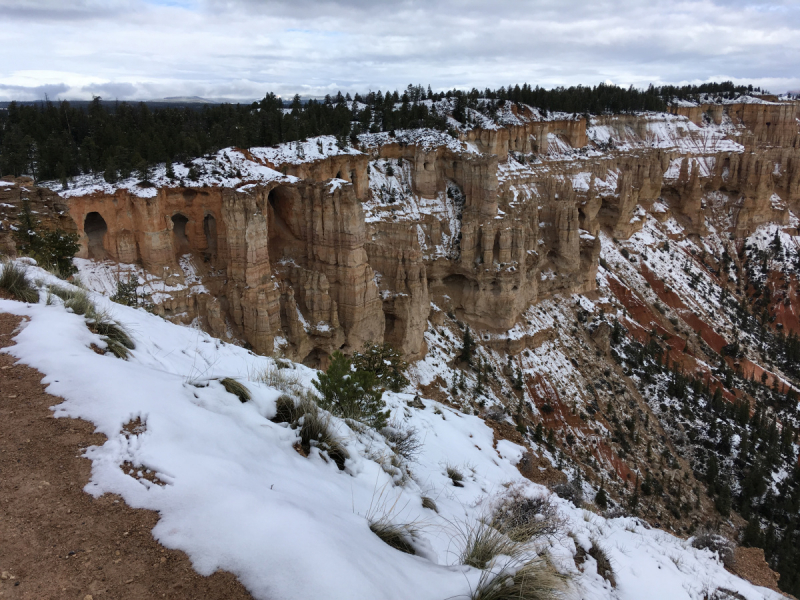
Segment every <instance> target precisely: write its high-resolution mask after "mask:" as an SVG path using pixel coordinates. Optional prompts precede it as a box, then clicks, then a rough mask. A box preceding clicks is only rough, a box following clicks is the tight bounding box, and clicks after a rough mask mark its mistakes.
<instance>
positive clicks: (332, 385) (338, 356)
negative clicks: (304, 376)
mask: <svg viewBox="0 0 800 600" xmlns="http://www.w3.org/2000/svg"><path fill="white" fill-rule="evenodd" d="M377 382H378V379H377V377H376V375H375V373H373V372H372V371H353V369H352V363H351V362H350V359H349V358H347V357H346V356H345V355H344V354H342V353H341V352H338V351H337V352H334V353H333V356H332V357H331V364H330V366H329V367H328V369H327V370H326V371H325V372H324V373H318V374H317V379H315V380H314V381H313V384H314V387H315V388H317V391H318V392H319V393H320V396H321V398H320V401H319V404H320V406H322V407H323V408H324V409H326V410H329V411H330V412H331V413H332V414H334V415H336V416H339V417H342V418H344V419H353V420H355V421H360V422H361V423H364V424H366V425H369V426H370V427H374V428H376V429H380V428H382V427H385V426H386V420H387V418H388V416H389V411H386V410H384V408H385V404H384V402H383V399H382V396H383V393H382V392H381V390H380V389H379V388H377Z"/></svg>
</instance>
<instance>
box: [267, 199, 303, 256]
mask: <svg viewBox="0 0 800 600" xmlns="http://www.w3.org/2000/svg"><path fill="white" fill-rule="evenodd" d="M267 200H268V204H269V258H270V261H272V262H277V261H280V260H281V259H284V258H292V259H295V260H298V261H302V259H303V257H304V256H305V252H306V249H305V244H304V243H303V241H302V226H301V219H302V216H303V215H302V212H303V211H302V200H301V198H300V194H299V193H298V191H297V190H296V189H294V188H291V187H287V186H282V185H279V186H278V187H275V188H273V189H272V190H271V191H270V193H269V196H268V197H267Z"/></svg>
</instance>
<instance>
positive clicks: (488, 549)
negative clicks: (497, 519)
mask: <svg viewBox="0 0 800 600" xmlns="http://www.w3.org/2000/svg"><path fill="white" fill-rule="evenodd" d="M457 537H460V538H462V540H463V550H462V551H461V554H460V556H459V562H460V563H461V564H464V565H469V566H470V567H475V568H476V569H485V568H486V567H488V566H489V565H490V564H491V562H492V561H493V560H494V559H495V558H496V557H497V556H500V555H503V556H512V557H513V556H516V555H518V554H519V553H520V551H521V550H522V546H521V545H520V544H519V543H518V542H515V541H514V540H512V539H511V538H509V537H508V536H507V535H505V534H504V533H502V532H501V531H499V530H498V529H497V528H496V527H494V524H493V523H491V522H490V521H486V520H480V521H475V522H474V523H467V524H464V525H462V526H459V527H458V534H457Z"/></svg>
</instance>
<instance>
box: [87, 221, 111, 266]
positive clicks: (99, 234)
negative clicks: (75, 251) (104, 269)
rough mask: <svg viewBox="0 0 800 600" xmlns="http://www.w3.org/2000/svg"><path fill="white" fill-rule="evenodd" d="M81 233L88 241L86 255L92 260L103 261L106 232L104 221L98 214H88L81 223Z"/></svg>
mask: <svg viewBox="0 0 800 600" xmlns="http://www.w3.org/2000/svg"><path fill="white" fill-rule="evenodd" d="M83 232H84V233H85V234H86V237H87V238H88V240H89V244H88V254H89V258H91V259H93V260H105V258H106V257H107V255H106V248H105V237H106V233H107V232H108V225H107V224H106V220H105V219H104V218H103V216H102V215H101V214H100V213H99V212H90V213H89V214H87V215H86V218H85V219H84V221H83Z"/></svg>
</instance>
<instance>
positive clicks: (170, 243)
mask: <svg viewBox="0 0 800 600" xmlns="http://www.w3.org/2000/svg"><path fill="white" fill-rule="evenodd" d="M671 112H672V113H673V114H656V113H647V114H637V115H615V116H599V117H591V118H590V119H589V121H588V122H587V120H586V118H584V117H578V116H574V115H551V116H550V118H549V119H545V118H541V117H540V116H538V115H537V114H535V113H534V112H533V111H532V110H531V109H529V108H527V107H517V106H514V107H512V109H511V110H510V112H509V114H508V115H506V121H504V120H503V119H500V120H498V122H497V123H495V124H494V125H490V124H483V125H482V126H480V127H477V126H476V127H473V128H470V129H467V130H465V131H462V132H461V133H460V134H459V135H460V138H461V139H459V140H456V139H453V138H452V137H449V136H447V135H445V134H440V133H436V132H430V133H429V134H425V132H421V133H420V132H405V133H403V132H400V133H398V134H397V135H395V136H392V135H389V134H377V135H365V136H362V137H361V139H360V141H359V144H358V149H355V148H348V149H346V150H342V151H339V150H331V151H328V150H325V152H324V153H323V157H322V158H317V159H313V160H312V159H308V160H305V159H304V158H303V157H304V152H303V147H302V146H301V145H300V144H297V147H296V148H295V150H294V154H293V155H292V154H291V153H288V154H287V153H281V152H279V151H276V152H273V153H272V154H269V155H267V154H265V153H263V152H262V153H259V152H258V151H257V150H258V149H254V150H252V151H232V150H229V151H223V153H225V152H227V154H225V156H222V158H218V159H217V161H220V160H223V159H227V160H232V158H231V157H232V156H234V155H235V156H238V157H239V159H237V160H241V161H243V163H247V164H248V165H251V166H253V168H254V169H260V170H261V171H259V172H260V173H267V175H259V176H255V175H254V176H252V177H245V176H243V177H242V178H240V179H238V180H236V181H234V182H233V183H230V182H228V183H226V182H225V181H221V182H220V181H210V180H201V181H199V182H190V181H186V180H185V179H184V180H181V181H178V182H176V181H167V180H165V179H164V178H163V177H162V178H161V179H158V177H157V178H156V182H155V183H151V184H139V185H138V186H137V185H128V186H127V187H125V186H117V187H113V186H112V187H111V188H109V186H105V187H102V186H101V187H100V188H97V187H91V186H90V187H88V188H86V189H81V188H80V186H78V187H77V188H76V189H71V190H69V191H68V192H61V196H59V195H58V194H57V193H55V192H53V191H50V190H48V189H45V188H40V187H33V186H31V185H30V182H23V181H18V182H16V183H15V184H14V185H6V186H4V187H1V188H0V201H2V203H4V204H5V205H8V206H18V205H19V204H20V202H21V201H22V199H23V197H25V198H30V200H31V202H32V203H33V204H35V205H36V206H37V207H39V206H40V205H41V212H42V214H47V215H52V217H46V218H45V219H44V220H45V221H46V222H47V225H48V226H55V224H56V223H57V224H59V225H60V226H61V227H62V228H69V227H73V228H74V229H75V230H77V232H78V233H79V234H80V236H81V252H80V254H79V256H80V257H82V258H88V259H93V260H95V261H104V260H107V261H112V262H116V263H129V264H136V265H139V266H140V267H141V268H142V269H143V270H144V271H146V272H147V273H148V274H149V275H150V276H152V277H154V278H155V279H156V280H157V281H159V282H160V284H161V286H162V287H161V290H158V289H154V288H153V289H150V290H149V291H148V293H149V294H150V296H151V297H152V300H153V303H154V305H155V306H154V310H155V311H156V312H158V313H159V314H162V315H163V316H165V317H168V318H172V319H176V320H181V321H184V322H189V321H191V320H193V319H195V318H199V319H200V322H201V323H202V324H203V326H204V327H206V328H207V329H209V330H210V331H212V332H213V333H215V334H217V335H226V336H229V337H232V338H236V339H240V340H241V341H243V342H246V343H248V344H250V345H251V346H252V347H253V349H254V350H256V351H257V352H260V353H272V352H274V351H276V350H278V349H281V350H282V351H283V352H284V353H286V354H287V355H288V356H290V357H291V358H294V359H296V360H300V361H305V362H306V363H308V364H312V365H322V364H324V363H325V361H326V360H327V357H328V356H329V354H330V353H332V352H333V351H335V350H339V349H342V350H344V351H353V350H356V349H358V348H360V347H361V346H362V345H363V343H364V342H366V341H383V340H386V341H388V342H390V343H391V344H393V345H395V346H397V347H398V348H400V349H401V350H402V351H403V352H404V354H405V355H406V356H407V357H408V358H410V359H416V358H420V357H422V356H423V355H424V354H425V352H426V346H425V341H424V333H425V331H426V329H427V328H428V320H429V318H430V316H431V310H432V305H433V306H435V307H436V309H435V310H441V311H445V312H452V313H453V314H455V315H457V316H458V317H459V318H460V319H463V320H464V321H466V322H467V323H469V324H470V325H472V326H473V327H475V328H478V329H481V330H486V331H505V330H508V329H509V328H511V327H513V326H514V324H515V323H516V322H518V320H519V319H520V318H521V315H522V313H523V312H524V311H525V310H526V309H527V308H528V307H529V306H530V305H531V304H535V303H536V302H537V301H538V300H540V299H541V298H545V297H548V296H551V295H553V294H557V293H574V292H588V291H591V290H592V289H593V288H594V287H595V274H596V272H597V268H598V257H599V251H600V244H599V240H598V239H597V234H598V232H599V231H600V230H601V229H602V230H606V231H608V232H610V234H611V235H613V236H615V237H618V238H627V237H629V236H630V235H632V234H633V233H634V232H636V231H638V230H639V229H640V228H641V225H642V223H643V219H644V216H645V214H646V213H648V212H649V213H650V214H653V215H656V216H657V218H659V219H662V220H663V219H667V218H670V217H673V218H676V219H678V220H679V221H680V222H681V223H682V225H683V226H684V227H686V228H687V230H688V231H690V232H691V233H694V234H699V235H702V234H703V233H704V232H705V231H706V227H707V226H708V224H709V222H710V221H713V222H714V223H716V224H717V225H719V224H722V223H724V224H725V225H724V226H726V227H728V228H729V230H730V232H731V233H732V234H734V235H736V236H742V235H745V234H746V233H748V232H750V231H752V230H753V228H755V227H757V226H758V225H759V224H762V223H765V222H768V221H769V222H779V223H786V222H787V219H788V208H789V207H793V206H797V204H798V202H800V136H798V125H797V119H796V117H797V115H798V103H796V102H777V101H776V102H769V101H766V100H763V99H749V100H747V99H746V100H744V101H740V102H738V103H736V102H734V103H727V104H701V105H692V106H674V107H672V108H671ZM329 142H330V140H323V139H322V138H320V139H318V140H317V141H316V144H317V145H318V147H319V148H320V149H324V148H328V147H329V146H330V147H333V146H332V144H330V143H329ZM306 143H307V144H311V143H314V141H313V140H310V141H309V142H306ZM237 153H238V154H237ZM221 155H222V153H221ZM287 156H288V158H287ZM226 157H227V158H226ZM214 164H215V165H218V164H220V163H219V162H216V163H214ZM31 190H32V191H31ZM62 196H64V197H63V198H62ZM712 200H713V201H712ZM0 205H3V204H0ZM66 211H68V213H69V216H70V217H71V218H72V219H71V221H70V220H69V219H67V218H66V215H65V212H66ZM12 212H13V211H12ZM4 219H5V220H6V221H4V224H3V227H4V230H3V231H5V232H6V235H5V236H4V237H3V236H2V233H0V241H1V242H2V243H3V244H4V246H5V248H6V251H13V244H12V243H11V242H10V241H9V240H10V238H9V236H8V235H7V232H8V231H9V224H10V222H11V221H9V219H13V215H10V216H9V215H4ZM156 287H157V286H156ZM151 288H152V286H151ZM156 292H158V293H156Z"/></svg>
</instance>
